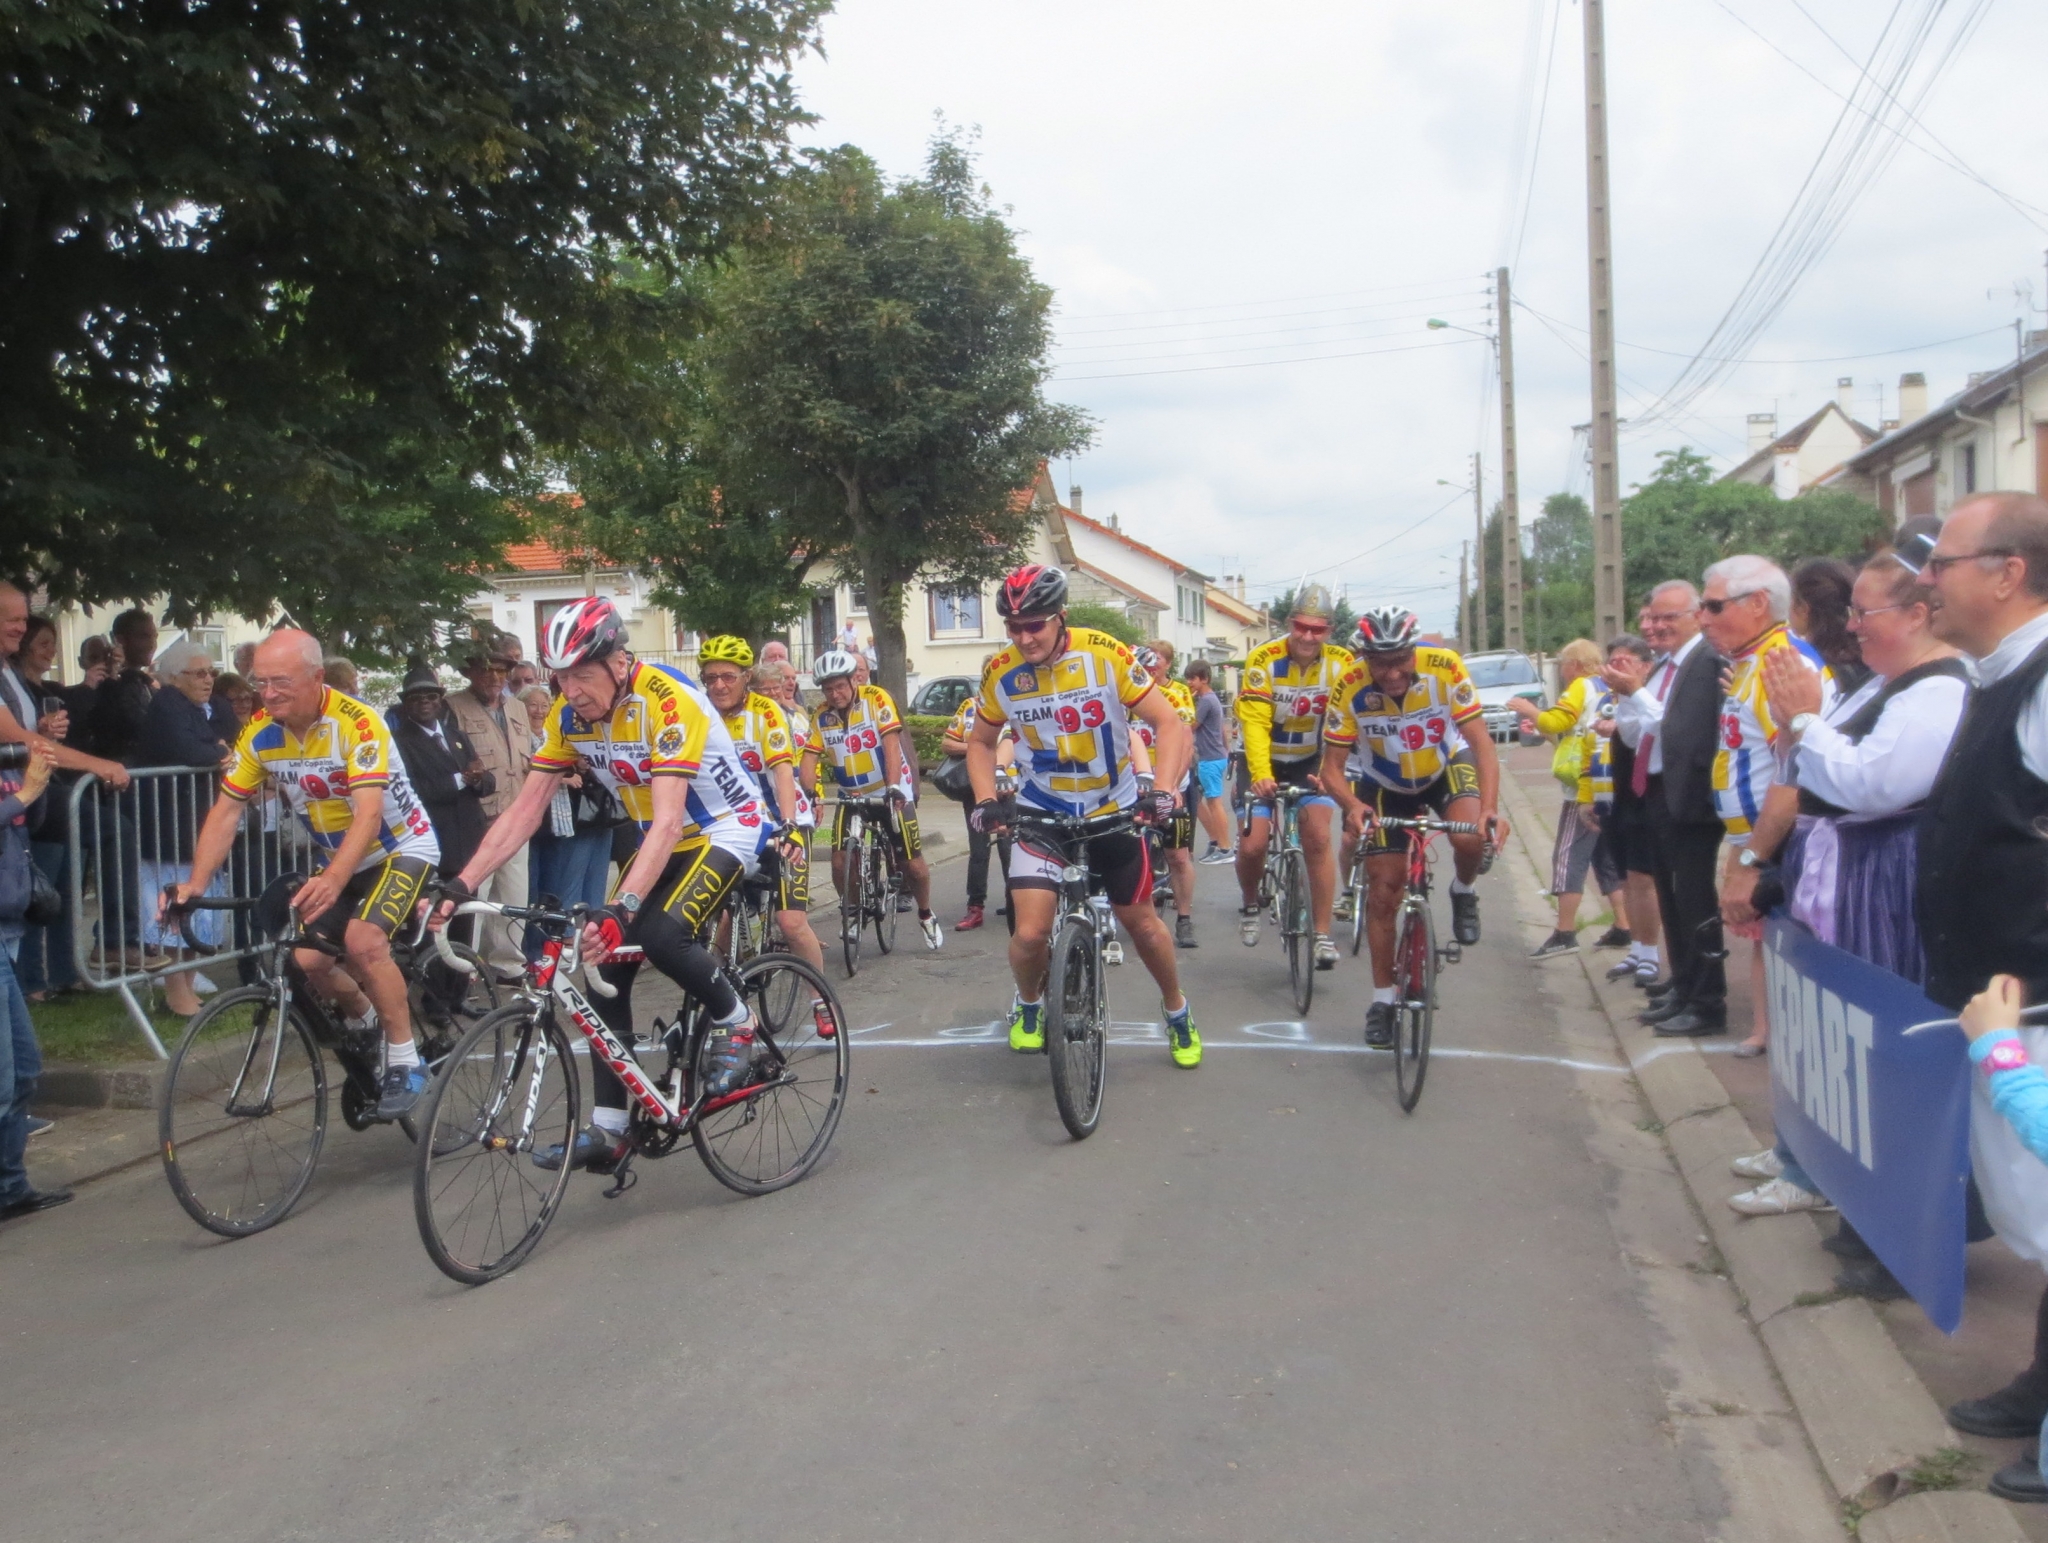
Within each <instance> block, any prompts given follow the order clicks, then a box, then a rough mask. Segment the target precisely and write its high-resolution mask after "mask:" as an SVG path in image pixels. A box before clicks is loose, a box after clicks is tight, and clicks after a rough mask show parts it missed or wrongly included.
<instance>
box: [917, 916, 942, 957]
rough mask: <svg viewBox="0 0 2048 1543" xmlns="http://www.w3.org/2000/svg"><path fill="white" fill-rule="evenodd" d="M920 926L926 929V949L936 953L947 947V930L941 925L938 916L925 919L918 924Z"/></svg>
mask: <svg viewBox="0 0 2048 1543" xmlns="http://www.w3.org/2000/svg"><path fill="white" fill-rule="evenodd" d="M918 926H919V927H921V928H923V929H924V946H925V947H926V948H929V949H931V950H932V951H933V952H934V953H936V952H938V950H939V949H941V948H943V947H945V944H946V929H945V928H944V927H941V926H940V925H939V919H938V918H937V917H936V916H927V917H925V918H923V919H922V920H921V921H919V922H918Z"/></svg>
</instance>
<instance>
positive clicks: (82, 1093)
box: [36, 1060, 169, 1110]
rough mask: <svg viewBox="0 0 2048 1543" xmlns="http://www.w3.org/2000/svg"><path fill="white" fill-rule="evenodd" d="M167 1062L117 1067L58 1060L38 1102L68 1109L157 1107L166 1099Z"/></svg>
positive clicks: (42, 1082) (47, 1071)
mask: <svg viewBox="0 0 2048 1543" xmlns="http://www.w3.org/2000/svg"><path fill="white" fill-rule="evenodd" d="M168 1069H169V1063H167V1062H164V1061H157V1060H149V1061H126V1062H121V1063H119V1064H117V1065H113V1066H93V1065H89V1064H86V1063H83V1062H74V1061H58V1062H51V1063H48V1064H46V1065H45V1066H44V1067H43V1073H42V1076H41V1078H40V1079H38V1088H37V1092H36V1102H37V1103H38V1104H61V1105H63V1106H64V1107H65V1108H67V1109H152V1110H153V1109H155V1108H156V1107H157V1105H158V1104H159V1103H161V1102H162V1100H163V1091H164V1073H165V1072H166V1071H167V1070H168Z"/></svg>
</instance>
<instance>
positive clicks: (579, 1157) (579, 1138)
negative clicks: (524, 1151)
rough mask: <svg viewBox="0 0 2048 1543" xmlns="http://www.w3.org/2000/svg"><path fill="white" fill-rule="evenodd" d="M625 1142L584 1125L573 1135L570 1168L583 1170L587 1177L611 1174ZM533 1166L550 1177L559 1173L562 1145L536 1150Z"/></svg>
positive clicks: (612, 1133)
mask: <svg viewBox="0 0 2048 1543" xmlns="http://www.w3.org/2000/svg"><path fill="white" fill-rule="evenodd" d="M625 1152H626V1138H625V1136H624V1135H623V1134H622V1133H620V1132H617V1131H609V1130H606V1129H605V1128H604V1127H603V1126H601V1125H586V1126H584V1127H583V1129H581V1130H579V1131H578V1132H576V1143H575V1146H574V1148H573V1150H572V1151H571V1152H570V1154H569V1167H570V1168H571V1169H572V1170H573V1169H577V1168H582V1169H584V1170H586V1171H588V1172H590V1173H610V1172H611V1171H612V1170H613V1169H614V1168H616V1167H618V1165H619V1159H620V1158H621V1157H623V1156H624V1155H625ZM533 1166H534V1167H536V1168H545V1169H546V1170H547V1171H548V1172H549V1173H558V1172H560V1171H561V1167H562V1143H561V1142H559V1141H557V1142H556V1143H555V1144H554V1145H553V1146H545V1147H541V1148H539V1149H538V1150H537V1151H535V1153H534V1154H533Z"/></svg>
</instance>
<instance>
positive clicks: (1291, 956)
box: [1280, 847, 1316, 1016]
mask: <svg viewBox="0 0 2048 1543" xmlns="http://www.w3.org/2000/svg"><path fill="white" fill-rule="evenodd" d="M1280 941H1281V942H1282V943H1283V944H1285V945H1286V948H1287V974H1288V978H1289V979H1290V980H1292V981H1293V982H1294V1010H1295V1011H1296V1012H1298V1013H1301V1014H1303V1015H1304V1016H1306V1015H1307V1013H1308V1005H1309V1003H1310V1002H1312V1001H1314V1000H1315V994H1316V959H1315V944H1316V940H1315V917H1314V916H1313V914H1312V913H1311V911H1310V909H1309V895H1308V859H1307V858H1306V857H1305V856H1303V855H1302V853H1301V850H1300V848H1298V847H1290V848H1288V850H1287V851H1286V852H1285V853H1283V854H1282V856H1281V859H1280Z"/></svg>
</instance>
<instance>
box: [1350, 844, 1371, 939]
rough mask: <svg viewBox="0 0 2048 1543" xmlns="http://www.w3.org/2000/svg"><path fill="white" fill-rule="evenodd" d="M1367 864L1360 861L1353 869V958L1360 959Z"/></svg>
mask: <svg viewBox="0 0 2048 1543" xmlns="http://www.w3.org/2000/svg"><path fill="white" fill-rule="evenodd" d="M1368 883H1369V880H1368V879H1367V878H1366V873H1365V862H1364V860H1363V859H1360V860H1359V861H1358V862H1356V863H1354V864H1353V865H1352V868H1351V957H1352V958H1354V959H1355V958H1357V957H1358V950H1359V948H1360V947H1361V946H1363V944H1364V943H1365V912H1366V904H1365V900H1366V896H1367V894H1368V893H1370V891H1369V890H1368V888H1367V885H1368Z"/></svg>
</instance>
